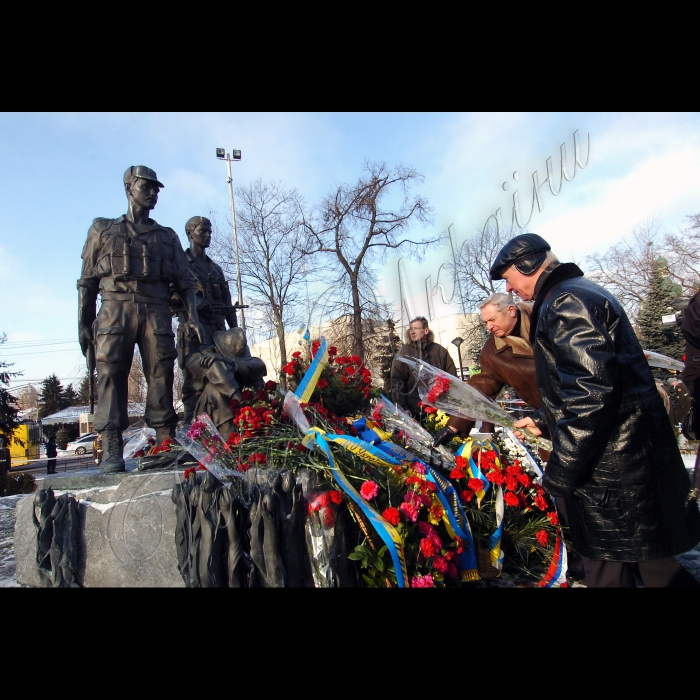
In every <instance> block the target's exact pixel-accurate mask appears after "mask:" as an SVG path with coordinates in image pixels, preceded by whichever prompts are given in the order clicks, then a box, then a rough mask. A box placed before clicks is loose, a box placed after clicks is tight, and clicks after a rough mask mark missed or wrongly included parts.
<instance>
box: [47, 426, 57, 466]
mask: <svg viewBox="0 0 700 700" xmlns="http://www.w3.org/2000/svg"><path fill="white" fill-rule="evenodd" d="M46 456H47V457H48V460H47V461H46V473H47V474H55V473H56V457H57V456H58V450H57V449H56V436H55V435H52V436H51V437H50V438H49V441H48V442H47V443H46Z"/></svg>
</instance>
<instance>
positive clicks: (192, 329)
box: [184, 317, 204, 343]
mask: <svg viewBox="0 0 700 700" xmlns="http://www.w3.org/2000/svg"><path fill="white" fill-rule="evenodd" d="M184 325H185V328H186V330H187V333H188V335H189V337H190V338H191V337H192V336H193V335H196V336H197V338H198V339H199V342H200V343H203V342H204V329H203V328H202V324H201V323H200V322H199V321H193V320H192V318H191V317H190V318H189V319H188V320H187V321H186V322H185V324H184Z"/></svg>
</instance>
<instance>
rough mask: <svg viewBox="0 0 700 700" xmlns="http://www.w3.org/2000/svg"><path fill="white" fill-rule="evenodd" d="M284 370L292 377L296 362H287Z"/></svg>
mask: <svg viewBox="0 0 700 700" xmlns="http://www.w3.org/2000/svg"><path fill="white" fill-rule="evenodd" d="M282 371H283V372H284V373H285V374H288V375H289V376H290V377H291V376H292V375H293V374H294V364H293V363H292V362H290V363H289V364H286V365H285V366H284V367H282Z"/></svg>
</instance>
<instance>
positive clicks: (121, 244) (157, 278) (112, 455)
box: [78, 165, 204, 472]
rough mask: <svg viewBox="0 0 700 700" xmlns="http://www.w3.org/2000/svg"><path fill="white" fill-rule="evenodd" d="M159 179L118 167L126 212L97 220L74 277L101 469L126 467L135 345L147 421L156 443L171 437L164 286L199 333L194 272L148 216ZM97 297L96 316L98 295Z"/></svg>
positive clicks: (169, 235) (170, 337)
mask: <svg viewBox="0 0 700 700" xmlns="http://www.w3.org/2000/svg"><path fill="white" fill-rule="evenodd" d="M163 186H164V185H163V184H162V183H161V182H159V181H158V178H157V176H156V174H155V172H154V171H153V170H151V169H150V168H147V167H146V166H144V165H136V166H132V167H130V168H129V169H128V170H127V171H126V172H125V173H124V188H125V190H126V196H127V198H128V200H129V210H128V211H127V213H126V215H124V216H120V217H119V218H117V219H101V218H98V219H95V220H94V221H93V223H92V226H91V227H90V230H89V231H88V236H87V241H86V243H85V247H84V248H83V255H82V257H83V269H82V274H81V276H80V279H79V280H78V292H79V311H78V332H79V338H80V347H81V349H82V351H83V354H84V355H85V356H86V357H88V358H89V357H91V356H92V353H93V352H94V358H95V364H96V367H97V383H98V392H99V393H98V396H99V398H98V402H97V408H96V410H95V417H94V426H95V430H96V431H98V432H100V433H102V446H103V457H102V464H101V467H102V471H103V472H120V471H124V459H123V442H122V430H125V429H126V428H127V427H128V426H129V419H128V414H127V386H128V378H129V371H130V369H131V361H132V359H133V355H134V347H135V346H136V345H138V348H139V351H140V353H141V359H142V362H143V371H144V375H145V377H146V384H147V393H146V413H145V416H144V419H145V421H146V424H147V425H148V426H150V427H151V428H154V429H155V431H156V436H157V439H158V442H159V443H160V442H163V440H165V439H166V438H168V437H172V436H173V435H174V431H175V426H176V424H177V414H176V413H175V409H174V407H173V373H174V362H175V357H176V354H177V353H176V349H175V340H174V334H173V330H172V316H171V312H170V308H169V303H170V298H171V288H170V285H172V286H173V287H174V289H175V290H176V291H177V293H178V294H179V296H180V298H181V299H182V302H183V304H184V306H185V308H186V311H187V320H186V321H184V323H185V326H186V327H187V330H188V331H190V332H191V334H192V335H194V336H196V337H198V338H199V339H200V341H202V340H203V339H204V337H203V330H202V327H201V325H200V323H199V318H198V315H197V303H196V300H195V278H194V275H193V274H192V271H191V269H190V267H189V264H188V261H187V257H186V255H185V252H184V250H183V249H182V245H181V244H180V239H179V238H178V236H177V234H176V233H175V231H173V230H172V229H171V228H168V227H166V226H161V225H160V224H158V223H156V222H155V221H154V220H153V219H151V218H150V217H149V214H150V211H151V210H152V209H153V208H154V207H155V206H156V203H157V202H158V191H159V189H160V188H162V187H163ZM98 293H99V294H100V295H101V297H102V305H101V307H100V311H99V313H98V314H97V316H96V315H95V305H96V302H97V294H98Z"/></svg>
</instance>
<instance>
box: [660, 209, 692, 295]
mask: <svg viewBox="0 0 700 700" xmlns="http://www.w3.org/2000/svg"><path fill="white" fill-rule="evenodd" d="M685 220H686V221H687V222H688V227H687V228H686V229H684V230H682V231H680V232H679V233H677V234H672V233H668V234H666V236H665V237H664V249H665V257H666V258H667V259H668V261H669V274H670V277H671V278H672V279H673V280H674V281H675V282H677V283H678V284H680V285H681V287H683V291H684V293H685V294H686V295H688V296H690V295H692V294H694V293H695V292H696V291H697V290H698V287H700V214H692V215H690V216H686V217H685Z"/></svg>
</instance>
